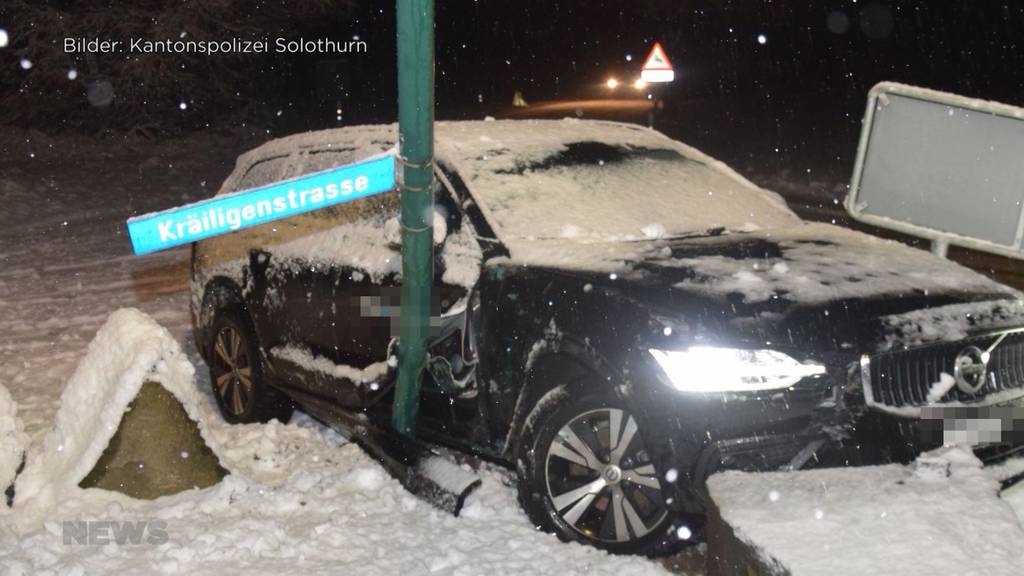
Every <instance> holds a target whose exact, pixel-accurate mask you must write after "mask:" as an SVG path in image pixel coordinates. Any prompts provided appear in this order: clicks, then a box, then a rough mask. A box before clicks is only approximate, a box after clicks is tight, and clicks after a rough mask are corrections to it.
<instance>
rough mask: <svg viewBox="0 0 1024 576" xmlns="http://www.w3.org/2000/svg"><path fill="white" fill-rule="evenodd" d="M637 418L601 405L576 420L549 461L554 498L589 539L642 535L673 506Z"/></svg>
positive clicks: (563, 517) (624, 538)
mask: <svg viewBox="0 0 1024 576" xmlns="http://www.w3.org/2000/svg"><path fill="white" fill-rule="evenodd" d="M638 431H639V426H638V424H637V421H636V419H635V418H633V416H632V415H630V414H629V413H628V412H626V411H625V410H621V409H617V408H601V409H597V410H591V411H588V412H584V413H583V414H580V415H578V416H576V417H575V418H573V419H572V420H570V421H569V422H568V423H567V424H566V425H565V426H563V427H562V428H561V429H560V430H559V431H558V434H556V435H555V437H554V438H553V439H552V440H551V444H550V446H549V447H548V452H547V457H546V461H545V468H546V469H545V472H546V474H545V477H546V479H547V489H548V498H550V501H551V505H552V508H553V509H554V511H555V512H556V513H557V515H558V517H559V518H560V519H561V520H562V521H563V522H564V523H565V524H567V525H569V526H570V527H572V529H573V530H575V531H576V532H578V533H580V534H582V535H583V536H585V537H586V538H588V539H592V540H597V541H601V542H606V543H622V542H629V541H635V540H639V539H640V538H643V537H644V536H647V535H648V534H650V533H651V532H652V531H653V530H654V529H655V528H657V527H658V526H659V525H660V524H661V523H662V521H663V520H664V519H665V516H666V515H667V514H668V511H667V509H666V507H665V501H664V498H663V496H662V493H661V484H660V482H659V481H658V478H657V475H656V471H655V468H654V464H652V463H651V459H650V455H649V454H648V451H647V448H646V446H645V445H644V442H643V439H642V438H641V436H640V434H638V433H637V432H638Z"/></svg>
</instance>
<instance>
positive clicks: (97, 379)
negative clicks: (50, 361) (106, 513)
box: [14, 308, 216, 528]
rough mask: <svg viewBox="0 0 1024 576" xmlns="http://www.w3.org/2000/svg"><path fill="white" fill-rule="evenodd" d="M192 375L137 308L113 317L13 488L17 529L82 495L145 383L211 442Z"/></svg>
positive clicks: (167, 336) (164, 334)
mask: <svg viewBox="0 0 1024 576" xmlns="http://www.w3.org/2000/svg"><path fill="white" fill-rule="evenodd" d="M194 374H195V370H194V368H193V367H192V364H191V363H190V362H189V361H188V358H187V357H186V356H185V354H184V353H182V351H181V347H180V346H179V345H178V342H177V341H176V340H175V339H174V337H173V336H171V333H170V332H168V331H167V329H165V328H163V327H162V326H160V325H159V324H157V323H156V322H155V321H153V319H152V318H150V317H149V316H147V315H146V314H144V313H142V312H140V311H139V310H136V309H134V308H123V309H120V310H117V311H115V312H113V313H111V314H110V316H109V318H108V319H107V322H106V323H105V324H104V325H103V327H102V328H100V330H99V332H97V333H96V337H95V338H94V339H93V341H92V342H90V343H89V348H88V351H87V352H86V355H85V357H84V358H83V359H82V360H81V362H79V364H78V367H77V368H76V369H75V372H74V374H73V375H72V376H71V379H70V380H69V381H68V383H67V386H66V387H65V388H64V392H63V393H62V394H61V397H60V408H59V409H58V411H57V416H56V420H55V422H54V425H53V428H52V429H51V430H50V431H49V432H48V433H47V435H46V437H45V438H44V440H43V442H42V445H41V446H34V447H33V448H32V449H30V451H29V453H28V456H27V458H26V465H25V471H24V472H23V473H22V474H21V475H20V476H18V478H17V481H16V485H15V500H14V511H15V517H16V519H17V524H18V525H19V526H20V527H21V528H29V527H32V526H33V524H35V523H37V522H39V521H40V520H42V518H44V517H45V515H46V513H47V512H48V511H49V510H50V509H51V508H52V507H54V506H55V505H56V504H57V503H59V502H60V501H61V500H64V499H66V498H68V497H70V496H73V495H75V494H78V493H79V492H81V489H80V488H79V487H78V484H79V483H80V482H81V481H82V479H84V478H85V477H86V476H87V475H88V474H89V472H90V471H91V470H92V469H93V467H95V465H96V462H97V461H98V460H99V458H100V456H102V454H103V451H104V450H105V449H106V447H107V444H109V443H110V439H111V438H112V437H113V436H114V433H115V432H117V428H118V425H119V424H120V422H121V417H122V416H123V415H124V412H125V410H126V409H127V408H128V405H129V404H130V403H131V402H132V400H134V399H135V397H136V396H137V395H138V393H139V389H140V388H141V387H142V384H143V383H144V382H157V383H159V384H160V385H162V386H163V387H164V388H166V389H167V390H168V391H169V392H171V393H172V394H173V395H174V396H175V398H177V399H178V401H179V402H181V404H182V406H183V407H184V408H185V411H186V413H187V414H188V415H189V417H190V418H192V419H193V420H195V421H196V422H198V423H199V430H200V433H202V434H203V437H204V439H207V438H208V436H209V435H208V433H207V432H206V430H205V427H204V424H203V422H205V418H203V416H202V414H201V413H200V397H199V394H198V392H197V390H196V387H195V385H194V383H193V376H194ZM208 443H209V442H208ZM215 452H216V451H215Z"/></svg>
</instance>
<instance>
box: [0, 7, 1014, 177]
mask: <svg viewBox="0 0 1024 576" xmlns="http://www.w3.org/2000/svg"><path fill="white" fill-rule="evenodd" d="M436 21H437V57H436V61H437V66H436V72H437V94H436V95H437V116H438V118H441V119H465V118H482V117H483V116H485V115H495V116H502V115H504V114H505V113H506V112H507V111H508V110H510V109H511V106H510V105H511V102H512V96H513V93H514V92H515V91H516V90H519V91H521V92H522V93H523V95H524V96H525V98H526V99H527V100H528V101H530V102H531V103H533V102H537V101H550V100H562V101H565V100H574V99H584V100H586V99H594V98H606V97H608V96H609V93H608V90H607V89H606V88H605V87H604V85H603V83H604V81H605V80H606V79H607V78H608V77H609V76H610V75H615V76H616V77H618V78H621V79H624V80H627V81H629V79H630V78H635V77H636V75H637V74H638V69H639V66H640V63H641V62H642V60H643V58H644V56H645V55H646V53H647V51H648V50H649V49H650V46H651V45H652V43H653V42H654V41H660V42H661V43H662V44H663V46H664V47H665V50H666V52H667V53H668V56H669V58H670V59H671V60H672V62H673V65H674V67H675V69H676V74H677V79H676V81H675V82H674V83H672V84H670V85H668V86H660V87H658V89H657V90H656V91H655V92H654V96H656V97H657V99H660V100H661V101H662V102H663V103H664V108H663V109H662V110H660V111H659V112H658V114H657V116H656V118H655V124H656V127H658V128H659V129H661V130H663V131H664V132H666V133H668V134H669V135H671V136H674V137H677V138H680V139H682V140H685V141H687V142H688V143H690V144H693V145H695V146H697V147H699V148H703V149H705V150H706V151H707V152H709V153H711V154H713V155H717V156H720V157H721V158H722V159H724V160H726V161H727V162H730V163H733V164H736V165H737V167H739V168H740V169H741V170H743V169H744V168H749V169H750V170H753V171H755V172H756V171H764V170H766V169H771V167H773V166H784V167H786V168H785V169H786V170H788V171H790V172H792V173H796V172H801V173H804V174H807V173H812V174H814V173H821V172H824V173H825V174H828V175H830V179H832V180H835V179H836V178H839V177H840V175H842V178H848V174H849V170H850V169H851V167H852V156H853V152H854V149H855V146H856V139H857V132H858V130H859V127H860V119H861V116H862V114H863V106H864V102H865V97H866V93H867V91H868V89H869V88H870V87H871V86H872V85H873V84H874V83H876V82H878V81H881V80H896V81H901V82H907V83H911V84H918V85H923V86H927V87H930V88H936V89H940V90H948V91H952V92H957V93H961V94H965V95H969V96H975V97H980V98H985V99H994V100H1001V101H1004V102H1007V103H1011V104H1022V103H1024V102H1022V100H1024V98H1022V87H1024V46H1022V44H1021V35H1022V32H1024V2H1022V1H1020V0H999V1H995V0H972V1H969V2H968V1H962V0H961V1H953V0H918V1H881V0H856V1H854V0H816V1H814V0H812V1H804V2H782V1H778V0H776V1H769V0H735V1H730V0H632V1H628V2H625V1H623V2H613V1H609V0H576V1H568V0H562V1H552V0H520V1H515V2H507V1H498V0H438V2H437V19H436ZM0 27H4V28H6V29H7V30H8V32H9V34H10V36H11V43H10V44H9V45H8V46H7V47H6V48H3V49H0V126H4V127H11V128H20V129H28V130H32V131H37V132H43V133H46V134H51V135H52V134H61V133H76V134H80V135H81V134H85V135H89V136H94V137H97V138H108V137H112V136H113V137H117V136H118V135H123V134H126V133H127V134H133V135H140V134H141V135H142V136H143V137H145V138H170V137H175V136H178V135H183V134H187V133H194V132H196V131H203V130H223V129H232V128H238V127H240V126H244V127H247V128H252V129H253V130H254V133H255V131H256V129H257V128H258V132H259V134H260V136H261V137H262V138H264V139H265V138H268V137H271V136H278V135H283V134H288V133H293V132H297V131H303V130H309V129H315V128H324V127H331V126H336V125H339V124H341V125H347V124H358V123H369V122H392V121H394V120H395V119H396V109H397V107H396V90H395V37H394V5H393V3H392V2H374V1H369V0H348V1H335V2H332V1H327V0H297V1H293V2H282V1H278V2H272V1H271V2H245V1H239V0H208V1H206V2H196V1H184V2H181V1H180V0H176V1H171V0H137V1H127V0H107V1H99V2H97V1H88V2H87V1H74V0H50V1H44V2H37V1H29V0H4V1H3V2H2V3H0ZM181 32H185V33H187V34H188V38H192V39H200V38H213V39H224V38H228V37H231V36H239V37H260V36H263V37H271V38H272V37H274V36H284V37H289V38H296V37H300V36H301V37H305V38H316V37H329V38H334V39H337V40H350V39H352V38H353V37H355V36H358V37H359V38H360V39H362V40H365V41H366V42H367V43H368V45H369V51H368V53H365V54H354V55H339V56H329V55H322V54H320V55H267V56H254V55H240V56H204V55H193V56H175V55H153V56H145V57H141V58H140V57H134V58H126V57H125V56H123V55H98V56H96V57H95V58H94V59H93V60H92V61H91V62H87V61H86V59H85V58H83V57H82V56H69V55H65V54H63V53H62V50H61V46H60V39H61V38H62V37H63V36H67V35H72V36H85V37H101V38H103V37H108V38H113V39H116V38H119V37H121V36H124V35H135V36H141V37H146V38H153V39H158V38H164V37H168V36H171V37H173V36H176V35H177V34H179V33H181ZM760 34H763V35H764V36H765V38H766V42H765V43H764V44H760V43H759V42H758V35H760ZM627 56H628V57H630V58H631V60H630V61H627ZM23 58H27V59H29V60H31V61H32V62H33V66H32V68H30V69H29V70H23V69H22V68H21V66H20V61H21V59H23ZM71 68H75V69H76V70H77V71H78V77H77V78H76V79H75V80H74V81H71V80H68V79H67V78H66V72H67V70H69V69H71ZM96 79H103V80H106V81H108V82H110V83H111V85H112V87H113V89H114V98H113V101H112V103H111V104H110V105H109V106H106V107H96V106H94V105H90V103H89V101H88V98H87V88H88V86H89V83H90V82H92V81H94V80H96ZM620 92H621V91H620ZM182 102H185V103H186V104H187V108H186V109H185V110H181V109H180V107H179V105H180V103H182ZM337 109H341V110H342V119H341V121H340V122H339V121H338V120H337V117H336V111H337ZM577 115H583V116H584V117H587V116H592V115H593V114H591V113H590V112H584V111H582V110H581V111H580V112H579V113H578V114H577ZM613 116H614V115H613ZM620 116H621V115H620ZM619 119H625V120H631V121H640V122H645V121H646V117H645V115H644V117H635V118H634V117H629V118H619Z"/></svg>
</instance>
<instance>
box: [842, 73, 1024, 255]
mask: <svg viewBox="0 0 1024 576" xmlns="http://www.w3.org/2000/svg"><path fill="white" fill-rule="evenodd" d="M893 95H895V96H902V97H906V98H911V99H916V100H923V101H927V102H930V103H935V104H939V105H943V106H947V107H949V109H950V111H951V114H952V113H953V111H954V110H955V109H962V110H964V111H969V112H972V113H978V114H984V115H989V116H995V117H1003V118H1007V119H1012V120H1016V121H1020V122H1024V108H1018V107H1016V106H1010V105H1007V104H1001V103H998V102H990V101H985V100H978V99H973V98H967V97H964V96H959V95H956V94H949V93H946V92H939V91H935V90H928V89H925V88H919V87H916V86H908V85H905V84H898V83H895V82H882V83H879V84H877V85H875V86H874V87H873V88H872V89H871V91H870V92H869V93H868V103H867V109H866V111H865V114H864V124H863V128H862V129H861V134H860V142H859V144H858V146H857V157H856V161H855V163H854V169H853V178H852V180H851V182H850V191H849V193H848V194H847V196H846V200H845V202H844V206H845V208H846V211H847V213H849V215H850V216H851V217H852V218H853V219H854V220H857V221H859V222H863V223H865V224H870V225H872V226H878V227H879V228H886V229H889V230H894V231H896V232H901V233H904V234H909V235H912V236H918V237H921V238H925V239H928V240H931V241H932V245H933V251H934V252H936V253H937V254H940V255H945V251H946V247H947V246H949V245H956V246H962V247H965V248H971V249H974V250H979V251H982V252H988V253H992V254H997V255H1000V256H1007V257H1010V258H1017V259H1024V198H1022V201H1021V202H1020V203H1019V214H1018V217H1017V229H1016V234H1015V236H1014V240H1013V242H1011V243H999V242H993V241H990V240H986V239H982V238H976V237H971V236H964V235H961V234H957V233H954V232H950V231H947V230H941V229H938V228H934V227H929V226H925V225H922V224H915V223H912V222H908V221H907V220H904V219H899V218H894V217H887V216H883V215H879V214H873V213H870V212H868V211H866V210H865V209H866V208H867V207H866V206H865V205H864V203H863V202H862V201H861V200H860V195H861V193H862V188H861V186H862V183H863V181H864V169H865V163H866V161H867V157H868V151H869V145H870V143H871V137H872V134H873V130H874V129H875V128H876V123H875V121H876V114H875V113H876V111H877V110H879V109H880V107H882V106H885V105H887V104H888V102H889V100H888V98H889V97H890V96H893ZM1022 151H1024V150H1022ZM1020 190H1021V191H1024V182H1021V189H1020Z"/></svg>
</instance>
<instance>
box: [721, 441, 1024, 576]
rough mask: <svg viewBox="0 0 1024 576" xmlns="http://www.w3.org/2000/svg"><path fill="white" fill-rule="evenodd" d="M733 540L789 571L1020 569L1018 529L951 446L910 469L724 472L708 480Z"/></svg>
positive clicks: (1023, 537) (993, 484)
mask: <svg viewBox="0 0 1024 576" xmlns="http://www.w3.org/2000/svg"><path fill="white" fill-rule="evenodd" d="M708 485H709V489H710V491H711V494H712V496H713V498H714V499H715V502H716V503H717V505H718V507H719V510H720V511H721V514H722V517H723V518H724V519H725V520H726V521H727V522H728V523H729V524H730V526H732V527H733V529H734V530H735V532H736V535H737V536H738V537H739V538H740V539H741V540H743V541H745V542H747V543H749V544H753V545H754V546H756V547H758V548H760V549H761V550H762V551H764V552H765V553H767V554H768V555H770V556H771V557H772V558H774V559H776V560H778V561H779V562H780V563H781V564H782V565H783V566H785V567H786V568H787V569H789V570H790V572H791V574H792V575H793V576H804V575H810V576H814V575H817V574H834V575H836V576H842V575H846V574H849V575H862V574H877V573H880V571H881V573H886V574H902V575H905V576H915V575H921V576H930V575H932V574H977V575H986V576H999V575H1006V576H1011V575H1016V574H1021V573H1022V572H1024V546H1022V544H1024V531H1022V530H1021V526H1020V523H1019V521H1018V518H1017V516H1016V515H1015V514H1014V510H1013V508H1011V507H1010V506H1009V505H1007V502H1006V501H1004V500H1001V499H1000V498H999V496H998V493H999V482H998V480H997V479H996V478H995V477H994V475H993V474H992V472H991V471H989V470H985V469H983V468H982V467H981V462H980V461H979V460H978V459H977V458H975V456H974V455H973V454H972V453H971V452H969V451H967V450H964V449H961V448H943V449H939V450H937V451H933V452H929V453H927V454H924V455H922V456H921V457H920V458H918V460H917V461H916V462H915V463H914V464H913V465H911V466H900V465H889V466H875V467H864V468H848V469H834V470H810V471H803V472H775V473H769V474H757V475H753V474H747V473H743V472H726V473H723V474H719V475H716V476H714V477H712V478H711V480H710V481H709V484H708Z"/></svg>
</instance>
